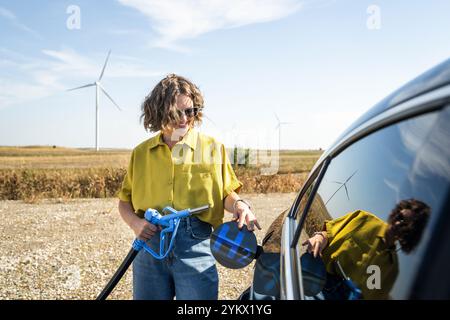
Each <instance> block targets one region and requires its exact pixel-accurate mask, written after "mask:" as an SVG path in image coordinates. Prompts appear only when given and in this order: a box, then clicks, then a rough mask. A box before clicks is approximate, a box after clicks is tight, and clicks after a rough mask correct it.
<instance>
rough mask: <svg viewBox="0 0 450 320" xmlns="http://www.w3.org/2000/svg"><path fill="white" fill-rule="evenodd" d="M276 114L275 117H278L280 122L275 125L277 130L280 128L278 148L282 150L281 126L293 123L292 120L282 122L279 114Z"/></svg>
mask: <svg viewBox="0 0 450 320" xmlns="http://www.w3.org/2000/svg"><path fill="white" fill-rule="evenodd" d="M274 114H275V118H277V121H278V124H277V126H276V127H275V130H276V129H278V149H279V150H281V126H282V125H283V124H292V122H281V121H280V118H278V116H277V114H276V113H274Z"/></svg>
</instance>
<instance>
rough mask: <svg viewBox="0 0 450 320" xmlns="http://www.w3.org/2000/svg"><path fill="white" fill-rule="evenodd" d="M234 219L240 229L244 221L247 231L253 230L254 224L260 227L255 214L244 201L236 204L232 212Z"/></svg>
mask: <svg viewBox="0 0 450 320" xmlns="http://www.w3.org/2000/svg"><path fill="white" fill-rule="evenodd" d="M234 221H237V222H238V228H239V229H242V227H243V226H244V222H245V224H246V225H247V229H248V230H249V231H254V230H255V226H256V227H257V228H258V229H259V230H261V227H260V225H259V223H258V220H257V219H256V216H255V214H254V213H253V212H252V211H251V210H250V208H249V206H248V205H247V204H245V203H244V202H238V203H237V204H236V212H235V213H234Z"/></svg>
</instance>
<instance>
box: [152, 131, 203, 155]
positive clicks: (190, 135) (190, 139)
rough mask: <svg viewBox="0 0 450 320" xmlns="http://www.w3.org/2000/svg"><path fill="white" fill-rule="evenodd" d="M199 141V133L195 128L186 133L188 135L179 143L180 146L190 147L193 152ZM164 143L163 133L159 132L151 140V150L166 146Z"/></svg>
mask: <svg viewBox="0 0 450 320" xmlns="http://www.w3.org/2000/svg"><path fill="white" fill-rule="evenodd" d="M197 139H198V132H197V131H196V130H194V129H193V128H191V129H189V131H188V132H187V133H186V135H185V136H184V137H183V139H181V140H180V141H179V142H178V143H180V144H186V145H188V146H189V147H191V149H192V150H195V148H196V146H197ZM164 144H165V143H164V141H163V139H162V132H161V131H159V132H158V134H157V135H155V136H154V137H152V138H150V140H149V142H148V147H149V149H153V148H155V147H156V146H159V145H164Z"/></svg>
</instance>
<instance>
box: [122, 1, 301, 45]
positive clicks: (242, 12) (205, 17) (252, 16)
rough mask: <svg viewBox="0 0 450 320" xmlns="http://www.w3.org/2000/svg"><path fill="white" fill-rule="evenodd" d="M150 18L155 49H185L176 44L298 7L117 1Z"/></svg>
mask: <svg viewBox="0 0 450 320" xmlns="http://www.w3.org/2000/svg"><path fill="white" fill-rule="evenodd" d="M118 1H119V2H120V3H121V4H122V5H125V6H129V7H132V8H134V9H137V10H139V11H140V12H141V13H142V14H144V15H145V16H147V17H148V18H150V20H151V21H152V26H153V28H154V30H155V31H156V32H157V33H158V35H159V38H158V39H157V40H156V42H155V43H154V45H155V46H158V47H164V48H169V49H175V50H186V49H185V48H183V47H181V46H180V45H179V44H178V42H179V41H180V40H183V39H190V38H195V37H197V36H199V35H202V34H205V33H207V32H211V31H214V30H219V29H228V28H236V27H241V26H244V25H249V24H254V23H262V22H269V21H273V20H278V19H281V18H283V17H286V16H288V15H290V14H292V13H294V12H296V11H298V10H299V9H300V8H301V7H302V2H300V1H298V0H170V1H169V0H167V1H160V0H118Z"/></svg>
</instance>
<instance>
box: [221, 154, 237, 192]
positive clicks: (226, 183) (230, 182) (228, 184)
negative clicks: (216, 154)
mask: <svg viewBox="0 0 450 320" xmlns="http://www.w3.org/2000/svg"><path fill="white" fill-rule="evenodd" d="M221 153H222V160H223V161H222V179H223V199H225V198H226V197H227V196H228V195H229V194H230V193H232V192H233V191H235V192H239V190H240V189H241V187H242V183H241V182H240V181H239V180H238V178H237V177H236V174H235V172H234V170H233V167H232V165H231V162H230V159H228V154H227V152H226V150H225V146H224V145H222V147H221Z"/></svg>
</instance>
